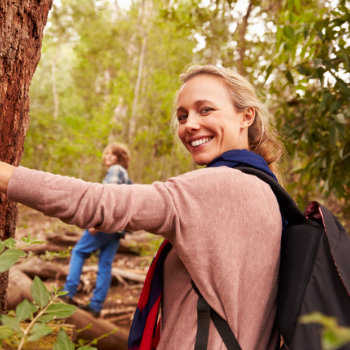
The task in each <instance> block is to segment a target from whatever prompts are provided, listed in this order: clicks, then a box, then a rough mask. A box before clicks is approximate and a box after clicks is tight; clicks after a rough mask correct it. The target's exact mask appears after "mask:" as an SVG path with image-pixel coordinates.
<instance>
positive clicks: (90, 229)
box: [88, 227, 98, 235]
mask: <svg viewBox="0 0 350 350" xmlns="http://www.w3.org/2000/svg"><path fill="white" fill-rule="evenodd" d="M88 231H89V232H90V234H92V235H96V234H97V232H98V230H96V229H95V228H93V227H91V228H89V229H88Z"/></svg>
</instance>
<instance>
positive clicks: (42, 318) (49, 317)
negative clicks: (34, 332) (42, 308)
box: [38, 314, 55, 323]
mask: <svg viewBox="0 0 350 350" xmlns="http://www.w3.org/2000/svg"><path fill="white" fill-rule="evenodd" d="M54 318H55V315H54V314H50V315H42V316H40V317H39V318H38V322H41V323H48V322H50V321H52V320H53V319H54Z"/></svg>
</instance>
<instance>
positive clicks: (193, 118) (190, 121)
mask: <svg viewBox="0 0 350 350" xmlns="http://www.w3.org/2000/svg"><path fill="white" fill-rule="evenodd" d="M185 127H186V130H187V131H194V130H198V129H199V128H200V123H199V117H198V115H197V114H196V113H189V114H188V116H187V121H186V124H185Z"/></svg>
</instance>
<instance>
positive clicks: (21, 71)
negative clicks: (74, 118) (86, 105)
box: [0, 0, 52, 313]
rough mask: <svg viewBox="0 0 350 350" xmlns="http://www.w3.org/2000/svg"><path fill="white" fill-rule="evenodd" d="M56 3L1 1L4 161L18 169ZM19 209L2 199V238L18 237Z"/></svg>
mask: <svg viewBox="0 0 350 350" xmlns="http://www.w3.org/2000/svg"><path fill="white" fill-rule="evenodd" d="M51 5H52V0H1V1H0V42H1V45H0V77H1V81H0V129H1V134H0V159H1V160H3V161H5V162H8V163H10V164H13V165H18V164H19V162H20V159H21V156H22V152H23V143H24V137H25V134H26V132H27V129H28V124H29V96H28V93H29V85H30V82H31V80H32V77H33V74H34V71H35V69H36V66H37V64H38V62H39V59H40V49H41V42H42V38H43V30H44V27H45V24H46V21H47V16H48V13H49V10H50V8H51ZM16 219H17V209H16V205H15V204H14V203H12V202H10V201H8V199H7V198H6V196H4V195H1V196H0V238H1V239H2V240H5V239H7V238H9V237H14V235H15V228H16ZM7 285H8V273H4V274H1V275H0V313H4V312H5V311H6V308H7V305H6V304H7V302H6V289H7Z"/></svg>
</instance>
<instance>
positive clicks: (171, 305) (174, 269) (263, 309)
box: [8, 167, 282, 350]
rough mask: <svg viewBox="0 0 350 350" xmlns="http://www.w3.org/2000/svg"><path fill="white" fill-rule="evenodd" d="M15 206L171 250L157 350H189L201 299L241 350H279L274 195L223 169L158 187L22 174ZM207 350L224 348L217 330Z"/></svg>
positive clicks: (16, 179) (16, 180)
mask: <svg viewBox="0 0 350 350" xmlns="http://www.w3.org/2000/svg"><path fill="white" fill-rule="evenodd" d="M8 196H9V198H10V199H11V200H13V201H17V202H20V203H23V204H25V205H27V206H29V207H32V208H35V209H37V210H40V211H42V212H43V213H44V214H46V215H49V216H54V217H58V218H60V219H61V220H63V221H64V222H66V223H70V224H75V225H77V226H80V227H82V228H87V227H96V228H98V229H100V230H101V231H104V232H116V231H120V230H122V229H125V228H127V229H130V230H140V229H144V230H146V231H148V232H152V233H154V234H159V235H163V236H164V237H166V238H167V239H168V240H169V241H170V242H171V243H172V244H173V249H172V251H171V252H170V254H169V255H168V257H167V259H166V261H165V266H164V298H163V301H162V331H161V339H160V343H159V346H158V347H157V349H158V350H179V349H184V350H192V349H193V348H194V343H195V334H196V328H197V314H196V303H197V295H196V293H195V292H194V291H193V289H192V286H191V278H192V279H193V280H194V282H195V284H196V285H197V287H198V288H199V290H200V291H201V293H202V295H203V297H204V298H205V299H206V300H207V302H208V303H209V304H210V305H211V306H212V307H213V308H214V309H215V310H216V311H217V312H218V313H219V314H220V315H221V316H222V317H224V318H225V319H226V320H228V322H229V324H230V326H231V328H232V330H233V331H234V333H235V335H236V337H237V338H238V341H239V343H240V345H241V347H242V349H243V350H255V349H256V350H258V349H261V350H265V349H275V348H276V344H277V341H278V335H277V333H276V329H275V328H274V321H275V315H276V294H277V281H278V266H279V256H280V239H281V228H282V223H281V216H280V211H279V207H278V203H277V200H276V198H275V196H274V194H273V192H272V191H271V189H270V187H269V186H268V185H267V184H265V183H264V182H262V181H261V180H259V179H258V178H256V177H255V176H252V175H247V174H243V173H242V172H240V171H238V170H235V169H230V168H227V167H217V168H205V169H200V170H195V171H192V172H189V173H186V174H184V175H181V176H177V177H173V178H170V179H169V180H168V181H166V182H155V183H153V184H152V185H102V184H97V183H88V182H84V181H81V180H77V179H73V178H69V177H63V176H58V175H52V174H49V173H44V172H40V171H35V170H29V169H26V168H23V167H19V168H17V169H16V171H15V172H14V174H13V176H12V178H11V180H10V183H9V187H8ZM208 349H212V350H226V347H225V345H224V344H223V343H222V340H221V338H220V336H219V334H218V333H217V331H216V329H215V327H214V326H213V325H212V324H211V326H210V334H209V345H208Z"/></svg>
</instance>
